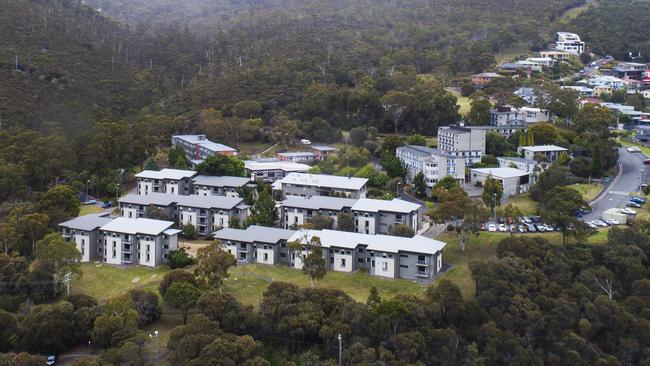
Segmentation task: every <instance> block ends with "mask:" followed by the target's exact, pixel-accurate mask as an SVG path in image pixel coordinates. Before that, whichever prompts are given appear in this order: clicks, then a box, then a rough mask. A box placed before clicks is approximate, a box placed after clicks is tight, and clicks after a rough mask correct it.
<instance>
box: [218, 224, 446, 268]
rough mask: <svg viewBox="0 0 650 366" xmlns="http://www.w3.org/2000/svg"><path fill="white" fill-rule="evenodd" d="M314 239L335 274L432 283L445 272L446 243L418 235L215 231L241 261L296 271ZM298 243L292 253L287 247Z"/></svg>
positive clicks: (321, 231) (323, 231)
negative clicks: (362, 273)
mask: <svg viewBox="0 0 650 366" xmlns="http://www.w3.org/2000/svg"><path fill="white" fill-rule="evenodd" d="M315 237H317V238H318V239H319V241H320V243H321V246H322V249H323V257H324V258H325V262H326V264H327V269H328V270H330V271H337V272H348V273H350V272H354V271H357V270H364V271H367V272H368V273H369V274H370V275H374V276H380V277H387V278H407V279H418V280H431V279H433V278H434V276H435V275H436V274H438V273H440V272H441V270H442V268H443V262H442V252H443V249H444V247H445V245H446V244H445V243H444V242H441V241H438V240H434V239H429V238H425V237H423V236H420V235H416V236H414V237H412V238H403V237H397V236H387V235H368V234H359V233H350V232H344V231H334V230H298V231H293V230H285V229H272V228H262V227H258V226H250V227H248V228H247V229H246V230H239V229H223V230H220V231H218V232H216V233H215V238H216V239H218V240H220V241H221V244H222V245H223V247H224V249H225V250H227V251H229V252H230V253H232V254H233V255H234V256H235V257H236V258H237V260H239V261H245V262H257V263H266V264H269V265H279V264H284V265H287V266H290V267H293V268H296V269H301V268H302V266H303V263H302V260H301V257H302V256H303V255H305V254H307V250H308V249H307V247H306V246H304V244H307V242H308V241H310V240H312V238H315ZM292 242H295V243H301V244H303V249H302V251H301V252H296V251H294V250H291V249H290V248H289V245H288V243H292Z"/></svg>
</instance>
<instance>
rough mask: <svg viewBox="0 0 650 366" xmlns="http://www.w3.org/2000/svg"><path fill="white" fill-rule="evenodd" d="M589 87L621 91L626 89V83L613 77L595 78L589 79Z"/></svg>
mask: <svg viewBox="0 0 650 366" xmlns="http://www.w3.org/2000/svg"><path fill="white" fill-rule="evenodd" d="M588 83H589V85H591V86H593V87H594V88H595V87H603V86H604V87H610V88H612V90H621V89H625V88H626V87H627V84H628V82H627V81H625V80H623V79H619V78H617V77H615V76H609V75H604V76H595V77H592V78H591V79H589V81H588Z"/></svg>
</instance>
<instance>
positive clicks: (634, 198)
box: [630, 197, 646, 205]
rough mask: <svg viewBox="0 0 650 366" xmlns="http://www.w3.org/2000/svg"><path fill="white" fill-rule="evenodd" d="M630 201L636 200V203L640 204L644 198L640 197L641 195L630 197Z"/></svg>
mask: <svg viewBox="0 0 650 366" xmlns="http://www.w3.org/2000/svg"><path fill="white" fill-rule="evenodd" d="M630 201H632V202H636V203H638V204H640V205H642V204H644V203H645V202H646V201H645V198H642V197H632V198H630Z"/></svg>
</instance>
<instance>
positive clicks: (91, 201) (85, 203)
mask: <svg viewBox="0 0 650 366" xmlns="http://www.w3.org/2000/svg"><path fill="white" fill-rule="evenodd" d="M96 204H97V200H88V201H86V202H84V205H96Z"/></svg>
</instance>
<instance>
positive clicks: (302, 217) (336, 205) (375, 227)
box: [280, 196, 422, 234]
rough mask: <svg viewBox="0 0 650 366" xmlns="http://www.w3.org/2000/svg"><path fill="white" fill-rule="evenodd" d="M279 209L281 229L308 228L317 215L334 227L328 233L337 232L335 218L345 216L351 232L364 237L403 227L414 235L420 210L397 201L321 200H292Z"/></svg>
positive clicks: (284, 202) (326, 198)
mask: <svg viewBox="0 0 650 366" xmlns="http://www.w3.org/2000/svg"><path fill="white" fill-rule="evenodd" d="M281 205H282V207H281V210H280V212H281V214H280V215H281V220H280V222H281V226H282V227H284V228H285V229H289V228H295V227H298V226H301V225H305V224H308V223H310V222H311V221H312V219H313V218H314V217H315V216H318V215H322V216H328V217H331V218H332V219H333V220H334V223H333V225H332V227H331V228H330V229H338V222H337V215H338V214H339V213H340V212H345V213H349V214H351V215H352V216H353V217H354V227H355V231H356V232H359V233H364V234H389V233H390V230H391V228H392V227H393V226H394V225H406V226H408V227H409V228H411V229H412V230H413V231H414V232H416V231H417V230H418V223H419V210H420V209H421V208H422V206H421V205H418V204H416V203H412V202H407V201H403V200H400V199H393V200H391V201H385V200H375V199H368V198H361V199H350V198H339V197H322V196H313V197H311V198H307V199H305V198H295V197H292V198H288V199H286V200H284V201H282V203H281Z"/></svg>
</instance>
